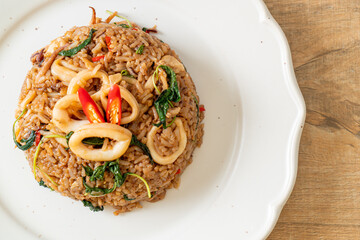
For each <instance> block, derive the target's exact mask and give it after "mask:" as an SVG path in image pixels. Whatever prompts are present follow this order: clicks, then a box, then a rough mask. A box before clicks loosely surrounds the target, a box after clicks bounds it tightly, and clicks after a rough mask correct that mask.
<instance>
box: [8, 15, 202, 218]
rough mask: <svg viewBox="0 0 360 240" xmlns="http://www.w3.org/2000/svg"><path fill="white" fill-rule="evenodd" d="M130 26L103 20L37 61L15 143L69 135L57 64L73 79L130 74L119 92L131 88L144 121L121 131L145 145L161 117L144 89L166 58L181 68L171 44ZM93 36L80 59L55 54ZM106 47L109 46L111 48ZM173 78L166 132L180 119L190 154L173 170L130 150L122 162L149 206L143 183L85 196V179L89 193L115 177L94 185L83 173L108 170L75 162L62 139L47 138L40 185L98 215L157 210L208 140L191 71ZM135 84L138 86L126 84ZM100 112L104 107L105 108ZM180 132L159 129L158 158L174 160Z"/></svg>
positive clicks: (90, 87) (94, 82) (92, 86)
mask: <svg viewBox="0 0 360 240" xmlns="http://www.w3.org/2000/svg"><path fill="white" fill-rule="evenodd" d="M107 22H109V21H107ZM124 24H128V23H127V22H125V21H123V22H117V23H106V22H102V21H101V19H99V18H97V19H96V20H95V21H94V22H93V24H90V25H89V26H82V27H74V28H72V29H70V30H69V31H67V32H66V33H65V34H64V35H63V36H61V37H59V38H57V39H55V40H54V41H52V42H51V43H50V44H49V45H48V46H46V47H45V48H44V49H41V50H39V51H37V52H36V53H35V54H34V55H33V56H32V58H31V60H32V62H33V66H32V68H31V70H30V71H29V72H28V74H27V76H26V79H25V81H24V84H23V87H22V89H21V94H20V97H19V107H18V109H17V111H16V117H18V116H19V115H20V113H21V112H22V111H23V110H24V109H25V108H27V109H28V111H27V112H26V113H25V114H24V116H22V117H21V118H20V119H19V121H18V123H17V128H16V131H15V136H16V139H17V141H20V139H27V138H29V136H30V134H31V131H37V133H38V135H39V134H41V135H42V136H45V135H47V134H57V135H62V136H65V135H66V134H68V132H64V131H61V130H60V129H59V128H58V127H57V126H56V125H55V124H54V121H53V109H54V106H55V104H56V102H57V101H58V100H60V99H61V98H63V97H64V96H65V95H66V94H67V90H68V85H69V84H68V83H66V82H64V81H62V80H61V79H59V77H58V76H56V74H55V75H54V74H53V72H52V71H51V65H52V64H53V61H54V60H55V61H56V60H57V59H62V60H61V61H62V62H63V65H64V67H67V68H73V71H75V72H77V71H78V70H79V69H93V68H95V67H98V65H100V67H98V69H99V70H102V71H104V72H106V73H107V74H108V75H109V76H111V75H114V74H118V73H124V71H123V70H126V71H127V74H128V75H131V76H130V77H129V76H128V77H127V78H126V77H124V78H123V79H122V80H121V81H120V82H119V83H117V84H119V85H120V86H122V87H124V88H126V89H127V90H128V91H129V92H131V94H132V95H133V96H134V97H135V98H136V100H137V102H138V103H139V108H140V110H139V111H140V113H139V115H138V117H137V118H136V119H135V120H134V121H132V122H130V123H128V124H125V125H122V126H123V127H125V128H127V129H128V130H130V131H131V133H132V134H133V135H135V136H136V137H137V139H138V140H139V141H140V142H142V143H143V144H146V143H147V134H148V132H149V131H150V129H151V128H152V127H153V124H155V123H158V122H159V116H158V114H157V111H156V109H155V107H154V102H155V100H156V99H157V97H158V96H159V94H158V93H157V90H156V89H154V88H146V87H145V85H146V83H147V81H148V79H149V78H150V77H151V76H153V74H154V71H155V70H156V68H157V66H159V65H161V64H164V61H163V60H164V56H172V57H174V58H175V59H177V60H178V61H179V62H180V63H181V61H180V59H179V58H178V56H177V55H176V53H175V52H174V51H173V50H171V48H170V47H169V46H168V45H167V44H166V43H164V42H162V41H161V40H159V39H158V38H156V37H155V36H154V35H155V34H153V33H146V32H144V31H142V30H141V28H140V27H139V26H137V25H135V24H132V27H131V28H130V27H129V28H128V25H124ZM91 29H95V30H96V31H95V32H94V34H93V37H92V39H91V42H90V43H89V44H88V45H86V46H85V47H84V48H82V49H81V50H80V51H79V52H78V53H76V54H75V55H73V56H70V57H63V56H60V55H58V54H57V52H58V51H57V50H60V49H61V48H62V47H64V46H65V48H64V49H70V48H72V47H74V46H77V45H79V44H81V43H82V42H83V41H84V40H86V39H87V38H88V37H89V32H90V30H91ZM108 39H111V42H109V41H108ZM142 45H143V52H142V53H141V54H139V52H137V50H138V48H139V47H140V46H142ZM54 53H55V54H54ZM99 56H100V57H99ZM95 57H98V58H97V59H96V58H95ZM52 58H53V59H52ZM94 58H95V59H94ZM64 63H67V64H68V65H66V64H64ZM165 64H166V62H165ZM46 65H49V66H46ZM175 72H176V81H177V83H178V86H179V90H180V95H181V100H180V101H179V102H173V103H172V104H171V105H170V108H169V110H168V111H167V115H166V119H167V122H168V124H170V122H171V121H172V119H174V117H175V116H176V119H180V120H181V122H182V124H183V126H184V129H185V132H186V137H187V143H186V147H185V150H184V151H183V152H182V153H181V155H180V156H179V157H178V158H177V159H176V160H175V161H174V162H173V163H171V164H166V165H161V164H158V163H156V162H155V163H152V162H151V161H150V159H149V156H148V155H146V154H145V153H144V151H143V150H142V149H140V148H139V147H138V146H134V145H130V147H129V148H128V149H127V150H126V152H125V154H124V155H122V156H121V157H120V159H119V160H118V163H119V166H120V170H121V172H122V173H126V172H131V173H134V174H137V175H138V176H141V177H142V178H143V179H145V180H146V182H147V183H148V184H149V188H150V191H151V195H152V196H151V198H149V197H148V194H147V189H146V187H145V185H144V183H143V182H142V181H141V180H140V179H139V178H136V177H130V176H128V177H127V178H126V181H125V182H124V183H123V184H122V185H121V186H120V187H117V188H116V189H115V191H113V192H111V193H108V194H105V195H102V196H100V197H97V196H92V195H90V194H88V193H86V192H85V187H84V184H83V178H84V179H86V183H87V184H88V185H90V186H91V187H101V188H112V187H113V186H114V176H113V174H112V173H111V172H109V171H105V173H104V177H103V179H102V180H96V181H90V179H89V176H87V175H86V173H85V170H84V167H83V166H88V167H90V168H91V169H95V168H96V167H98V166H101V165H104V163H105V162H104V161H90V160H86V159H83V158H81V157H79V156H77V155H76V154H74V153H73V152H72V151H71V149H68V148H66V146H67V145H66V144H64V142H62V144H61V141H62V140H64V139H58V138H43V143H42V145H41V147H40V148H38V149H39V152H38V154H39V155H38V156H37V159H36V164H37V167H36V168H35V169H36V180H37V181H38V182H40V181H42V182H44V184H45V185H47V186H48V187H51V188H52V189H54V190H55V191H57V192H59V193H61V194H62V195H64V196H67V197H70V198H72V199H76V200H82V201H84V200H86V201H88V202H90V203H91V204H92V205H93V206H95V207H96V206H98V207H102V206H112V207H114V208H115V212H114V214H115V215H117V214H119V213H123V212H127V211H131V210H133V209H135V208H139V207H141V205H140V203H141V201H149V202H155V201H158V200H161V199H163V198H164V196H165V194H166V190H167V189H170V188H174V187H175V188H176V187H178V185H179V182H180V175H181V174H182V173H183V171H184V170H185V168H186V167H187V166H188V165H189V164H190V163H191V162H192V153H193V151H194V149H195V148H196V147H199V146H200V145H201V142H202V136H203V124H202V120H203V118H204V113H203V111H199V105H198V102H199V97H198V95H197V93H196V89H195V85H194V83H193V81H192V79H191V77H190V75H189V73H188V72H187V71H186V70H185V68H184V70H182V69H179V70H178V71H175ZM164 74H165V72H164V71H159V75H160V77H161V75H163V77H164V76H165V78H166V75H164ZM129 78H133V80H135V81H127V80H128V79H129ZM124 79H125V80H124ZM126 79H127V80H126ZM157 84H158V89H159V90H160V91H162V90H164V89H165V87H164V86H163V84H162V83H161V81H159V83H157ZM84 88H85V89H86V90H87V91H88V92H89V93H91V92H95V91H98V90H99V89H100V88H101V82H100V81H99V79H97V78H92V79H90V80H88V81H87V82H86V85H85V86H84ZM97 104H98V105H101V103H99V102H97ZM200 107H201V106H200ZM69 111H71V109H69ZM122 111H123V115H126V114H129V112H131V108H130V107H129V104H127V102H126V101H124V100H123V103H122ZM79 115H80V116H79ZM81 115H82V116H83V113H81V112H80V113H78V115H77V114H76V113H73V115H72V117H73V118H74V119H75V120H77V119H79V118H81ZM85 119H86V118H85ZM177 128H178V127H177V126H176V125H175V124H172V125H171V126H170V127H168V128H166V129H162V128H161V130H159V131H158V133H157V134H156V137H155V141H154V144H155V149H156V151H157V152H158V153H159V154H160V155H162V156H167V155H171V154H172V153H173V152H175V151H176V149H177V148H178V145H179V133H178V129H177ZM40 144H41V143H40ZM36 149H37V147H36V146H35V142H34V145H32V146H31V147H30V148H29V149H27V150H26V151H24V152H25V155H26V159H27V160H28V161H29V164H30V166H31V169H33V166H34V165H33V161H34V158H35V152H36Z"/></svg>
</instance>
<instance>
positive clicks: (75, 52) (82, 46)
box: [59, 29, 96, 57]
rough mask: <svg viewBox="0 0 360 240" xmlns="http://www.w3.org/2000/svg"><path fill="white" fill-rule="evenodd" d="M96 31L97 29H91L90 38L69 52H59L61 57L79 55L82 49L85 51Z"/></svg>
mask: <svg viewBox="0 0 360 240" xmlns="http://www.w3.org/2000/svg"><path fill="white" fill-rule="evenodd" d="M95 31H96V30H95V29H91V30H90V33H89V37H88V38H87V39H85V40H84V41H83V42H82V43H81V44H79V45H78V46H76V47H74V48H71V49H69V50H63V51H61V52H59V55H60V56H65V57H71V56H73V55H75V54H77V53H78V52H79V51H80V50H81V49H83V48H84V47H85V46H87V45H88V44H89V43H90V42H91V39H92V36H93V34H94V32H95Z"/></svg>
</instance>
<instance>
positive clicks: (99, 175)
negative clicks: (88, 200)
mask: <svg viewBox="0 0 360 240" xmlns="http://www.w3.org/2000/svg"><path fill="white" fill-rule="evenodd" d="M83 168H84V169H85V173H86V175H87V176H90V181H94V180H100V179H103V177H104V173H105V170H109V171H110V172H111V173H112V174H114V186H113V187H112V188H100V187H90V186H89V185H88V184H87V183H86V178H85V177H83V185H84V187H85V192H86V193H88V194H90V195H91V196H102V195H105V194H108V193H112V192H113V191H115V189H116V188H117V187H120V186H121V185H123V184H124V182H125V180H126V177H127V176H128V175H130V176H134V177H137V178H139V179H140V180H141V181H142V182H143V183H144V184H145V187H146V189H147V192H148V196H149V198H151V192H150V187H149V185H148V183H147V182H146V180H145V179H144V178H142V177H141V176H139V175H137V174H135V173H131V172H127V173H124V174H122V173H121V171H120V166H119V161H118V159H117V160H115V161H112V162H106V163H105V164H104V165H102V166H99V167H97V168H95V170H92V169H91V168H90V167H85V166H83ZM97 169H99V170H97Z"/></svg>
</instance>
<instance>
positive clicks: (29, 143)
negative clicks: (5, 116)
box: [12, 108, 36, 151]
mask: <svg viewBox="0 0 360 240" xmlns="http://www.w3.org/2000/svg"><path fill="white" fill-rule="evenodd" d="M27 110H28V109H27V108H25V109H24V110H23V111H22V112H21V113H20V115H19V116H18V117H17V118H16V120H15V122H14V124H13V129H12V132H13V140H14V143H15V145H16V146H17V147H18V148H19V149H20V150H23V151H25V150H28V149H29V148H30V147H31V146H32V145H33V144H34V141H35V138H36V133H35V131H34V130H32V131H31V133H30V136H29V137H28V138H27V139H21V140H20V142H21V143H25V144H24V145H22V144H21V143H19V142H18V141H16V135H15V126H16V123H17V122H18V121H19V119H20V118H21V117H22V116H23V115H24V114H25V113H26V112H27Z"/></svg>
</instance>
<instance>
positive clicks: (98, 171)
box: [90, 162, 109, 181]
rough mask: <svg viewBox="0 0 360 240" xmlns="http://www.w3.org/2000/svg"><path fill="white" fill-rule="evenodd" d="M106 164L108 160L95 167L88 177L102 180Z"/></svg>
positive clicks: (91, 179) (92, 179)
mask: <svg viewBox="0 0 360 240" xmlns="http://www.w3.org/2000/svg"><path fill="white" fill-rule="evenodd" d="M108 165H109V162H106V163H105V164H104V165H101V166H98V167H97V168H95V169H94V171H93V173H92V175H91V177H90V181H96V180H102V179H103V178H104V173H105V170H106V168H107V166H108Z"/></svg>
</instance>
